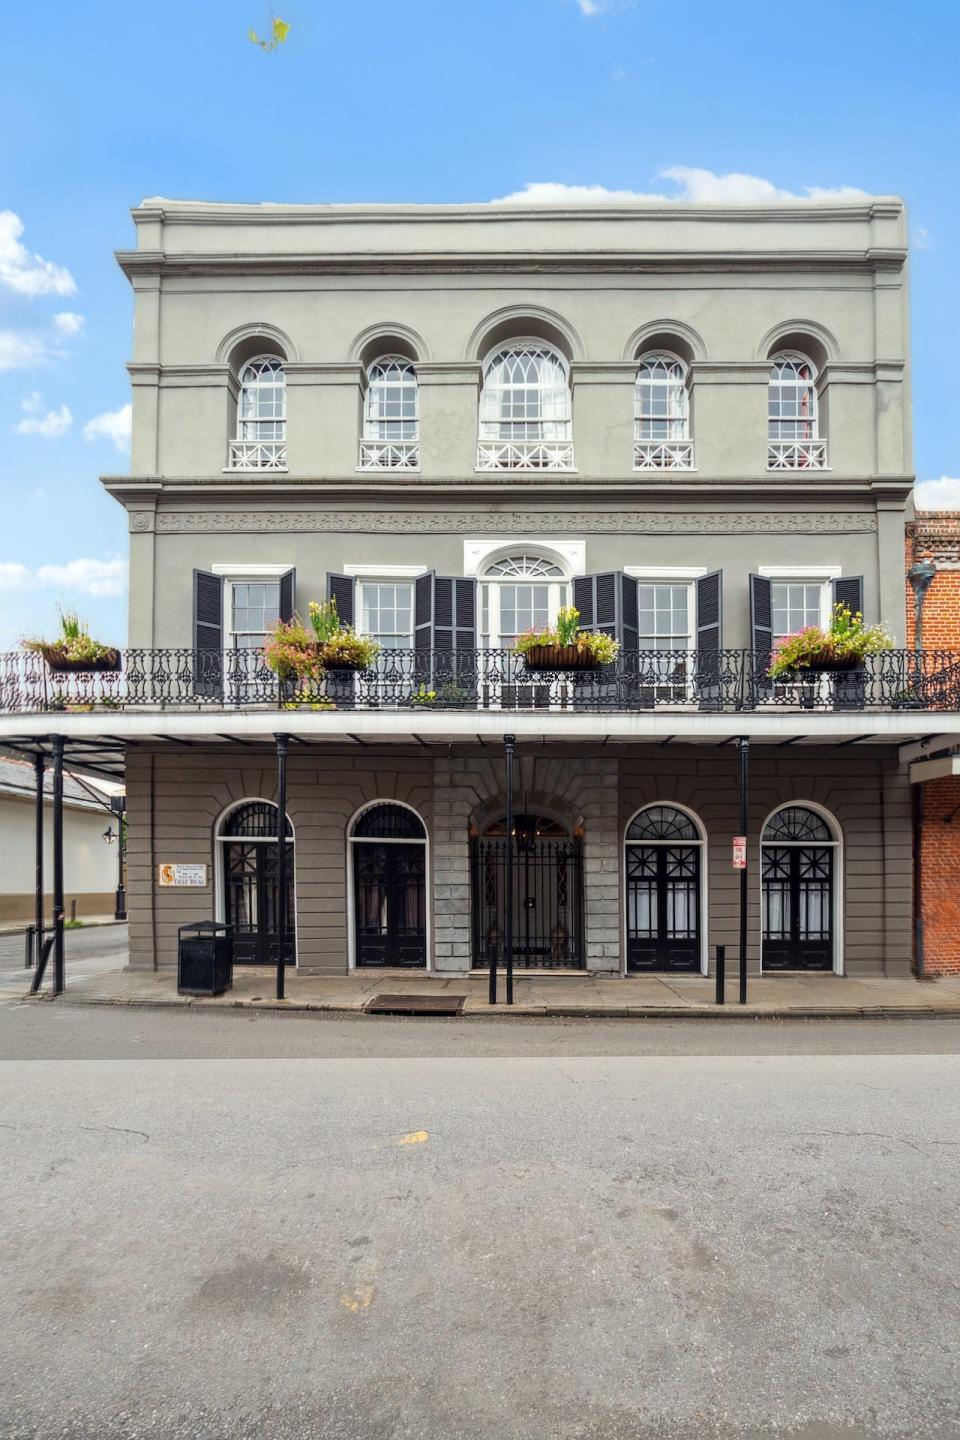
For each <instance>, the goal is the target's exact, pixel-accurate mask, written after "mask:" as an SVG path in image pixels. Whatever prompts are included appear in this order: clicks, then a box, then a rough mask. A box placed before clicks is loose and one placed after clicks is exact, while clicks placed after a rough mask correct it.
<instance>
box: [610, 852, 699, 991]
mask: <svg viewBox="0 0 960 1440" xmlns="http://www.w3.org/2000/svg"><path fill="white" fill-rule="evenodd" d="M627 969H628V970H631V971H638V970H679V971H699V969H700V846H699V845H628V846H627Z"/></svg>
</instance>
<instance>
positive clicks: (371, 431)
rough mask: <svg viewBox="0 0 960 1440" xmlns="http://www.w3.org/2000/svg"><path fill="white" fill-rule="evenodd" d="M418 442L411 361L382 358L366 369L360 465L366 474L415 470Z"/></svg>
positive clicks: (417, 396) (417, 404) (416, 391)
mask: <svg viewBox="0 0 960 1440" xmlns="http://www.w3.org/2000/svg"><path fill="white" fill-rule="evenodd" d="M419 438H420V393H419V388H418V386H417V372H416V369H415V367H414V364H413V361H412V360H408V359H407V358H406V356H404V355H383V356H381V357H380V358H379V359H378V360H374V361H373V363H372V364H371V365H370V366H368V368H367V398H366V402H365V404H364V410H363V442H362V444H361V447H360V464H361V466H362V467H363V469H365V470H415V469H416V468H417V467H418V466H419V464H420V447H419V444H418V441H419Z"/></svg>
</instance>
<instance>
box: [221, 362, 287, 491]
mask: <svg viewBox="0 0 960 1440" xmlns="http://www.w3.org/2000/svg"><path fill="white" fill-rule="evenodd" d="M239 381H240V394H239V397H238V399H237V435H236V439H235V440H233V441H232V442H231V444H230V466H231V468H232V469H234V470H285V469H286V468H287V444H286V440H287V378H286V374H285V372H284V368H283V361H282V360H279V359H278V358H277V357H276V356H275V355H259V356H257V358H256V359H254V360H248V361H247V363H246V364H245V365H244V367H243V369H242V370H241V371H240V376H239Z"/></svg>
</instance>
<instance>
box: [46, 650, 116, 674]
mask: <svg viewBox="0 0 960 1440" xmlns="http://www.w3.org/2000/svg"><path fill="white" fill-rule="evenodd" d="M39 653H40V654H41V655H42V656H43V658H44V660H46V662H47V665H48V666H49V668H50V670H51V671H52V672H53V674H54V675H91V674H93V673H94V671H98V672H109V673H112V674H116V673H117V672H118V671H119V670H120V669H121V668H122V664H121V659H120V651H119V650H105V651H104V652H103V654H102V655H98V656H97V658H96V659H95V660H73V659H71V658H70V657H69V655H68V654H67V648H66V646H65V645H62V644H59V643H55V644H52V645H43V646H41V647H40V651H39Z"/></svg>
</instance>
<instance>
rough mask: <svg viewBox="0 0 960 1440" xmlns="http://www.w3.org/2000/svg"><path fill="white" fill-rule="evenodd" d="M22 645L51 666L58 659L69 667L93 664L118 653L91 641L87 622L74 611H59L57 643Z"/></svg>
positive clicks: (34, 642) (31, 642) (38, 641)
mask: <svg viewBox="0 0 960 1440" xmlns="http://www.w3.org/2000/svg"><path fill="white" fill-rule="evenodd" d="M21 645H22V647H23V649H24V650H29V651H31V653H33V654H34V655H42V656H43V658H44V659H45V660H47V661H48V662H50V663H52V664H56V663H57V661H58V660H59V661H61V662H66V663H69V664H71V665H82V664H85V663H86V664H91V665H92V664H95V663H96V662H97V661H98V660H104V659H106V658H107V657H108V656H113V655H116V653H117V651H116V647H115V646H113V645H104V644H102V643H101V641H99V640H94V639H93V637H92V636H91V634H90V631H89V629H88V628H87V625H86V622H85V621H83V620H81V619H80V616H79V615H78V614H77V612H76V611H75V610H61V611H60V634H59V636H58V638H57V639H56V640H43V639H28V640H23V641H21Z"/></svg>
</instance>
